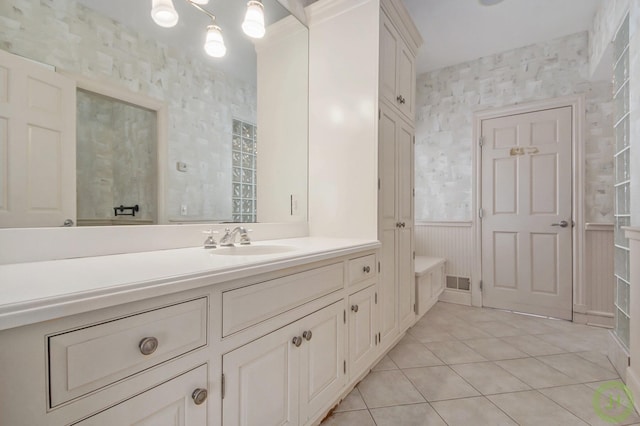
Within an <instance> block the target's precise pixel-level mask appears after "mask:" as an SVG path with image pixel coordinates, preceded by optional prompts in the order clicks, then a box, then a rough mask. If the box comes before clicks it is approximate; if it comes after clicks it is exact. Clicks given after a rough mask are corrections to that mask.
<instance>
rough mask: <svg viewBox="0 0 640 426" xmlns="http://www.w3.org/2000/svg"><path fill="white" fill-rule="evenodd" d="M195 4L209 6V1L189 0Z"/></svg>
mask: <svg viewBox="0 0 640 426" xmlns="http://www.w3.org/2000/svg"><path fill="white" fill-rule="evenodd" d="M189 1H191V2H193V3H195V4H201V5H205V4H209V0H189Z"/></svg>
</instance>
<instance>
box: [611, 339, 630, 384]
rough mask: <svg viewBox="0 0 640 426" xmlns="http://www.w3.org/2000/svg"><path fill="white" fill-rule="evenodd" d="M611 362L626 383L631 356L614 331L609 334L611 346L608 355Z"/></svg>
mask: <svg viewBox="0 0 640 426" xmlns="http://www.w3.org/2000/svg"><path fill="white" fill-rule="evenodd" d="M607 356H608V357H609V361H611V364H613V368H615V369H616V371H617V372H618V374H619V375H620V377H622V381H623V382H625V383H626V379H625V378H626V375H627V369H628V367H629V354H628V353H627V350H626V349H625V348H624V346H622V343H620V341H619V340H618V338H617V337H616V335H615V334H613V331H610V332H609V346H608V353H607Z"/></svg>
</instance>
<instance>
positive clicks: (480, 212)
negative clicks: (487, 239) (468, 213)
mask: <svg viewBox="0 0 640 426" xmlns="http://www.w3.org/2000/svg"><path fill="white" fill-rule="evenodd" d="M478 217H479V218H480V219H482V218H483V217H484V209H483V208H482V207H480V208H479V209H478Z"/></svg>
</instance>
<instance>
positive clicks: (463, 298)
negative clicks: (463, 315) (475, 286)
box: [439, 288, 471, 306]
mask: <svg viewBox="0 0 640 426" xmlns="http://www.w3.org/2000/svg"><path fill="white" fill-rule="evenodd" d="M439 300H440V301H442V302H448V303H456V304H458V305H466V306H471V292H469V291H460V290H452V289H449V288H445V289H444V291H443V292H442V294H441V295H440V297H439Z"/></svg>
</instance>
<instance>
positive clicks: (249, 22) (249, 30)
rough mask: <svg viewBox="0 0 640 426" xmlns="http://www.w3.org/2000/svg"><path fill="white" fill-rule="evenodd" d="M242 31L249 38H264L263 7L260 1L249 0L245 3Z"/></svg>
mask: <svg viewBox="0 0 640 426" xmlns="http://www.w3.org/2000/svg"><path fill="white" fill-rule="evenodd" d="M242 31H244V33H245V34H246V35H248V36H249V37H251V38H262V37H264V32H265V29H264V6H263V5H262V2H261V1H258V0H250V1H249V2H248V3H247V13H246V14H245V16H244V22H243V23H242Z"/></svg>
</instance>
